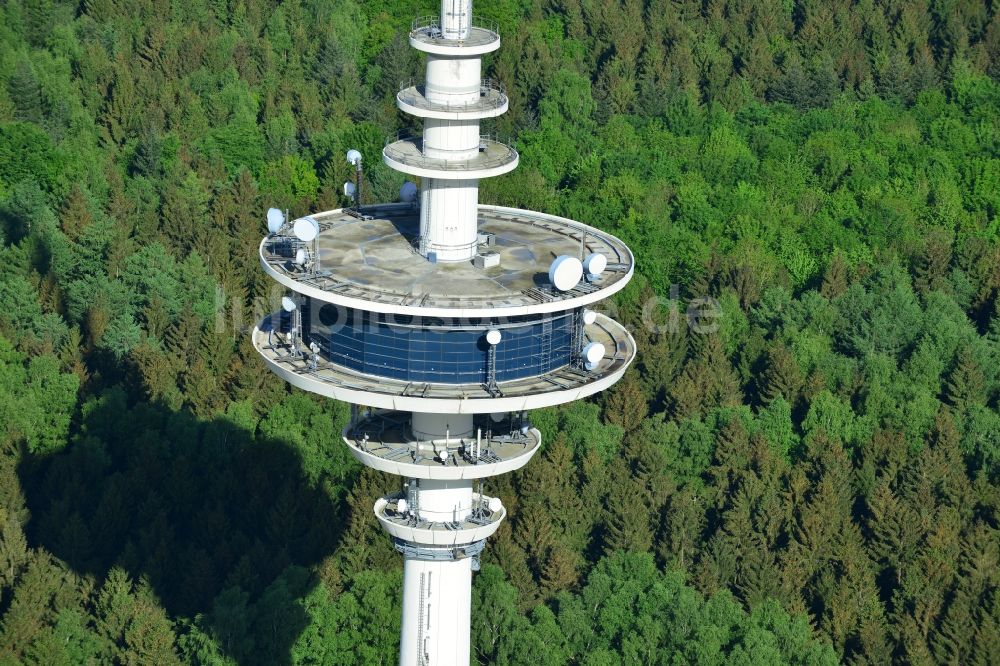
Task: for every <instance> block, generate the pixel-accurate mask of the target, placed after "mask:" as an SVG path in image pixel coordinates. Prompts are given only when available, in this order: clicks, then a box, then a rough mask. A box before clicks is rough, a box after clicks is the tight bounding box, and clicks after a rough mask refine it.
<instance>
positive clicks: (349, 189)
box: [344, 181, 358, 199]
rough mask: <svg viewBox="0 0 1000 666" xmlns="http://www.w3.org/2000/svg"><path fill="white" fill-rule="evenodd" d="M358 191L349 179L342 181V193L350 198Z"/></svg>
mask: <svg viewBox="0 0 1000 666" xmlns="http://www.w3.org/2000/svg"><path fill="white" fill-rule="evenodd" d="M357 193H358V187H357V186H356V185H355V184H354V183H352V182H351V181H347V182H346V183H344V195H345V196H348V197H350V198H352V199H353V198H354V195H355V194H357Z"/></svg>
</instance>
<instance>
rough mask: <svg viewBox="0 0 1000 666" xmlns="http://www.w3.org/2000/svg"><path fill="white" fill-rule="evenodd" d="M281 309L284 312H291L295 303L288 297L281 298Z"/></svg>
mask: <svg viewBox="0 0 1000 666" xmlns="http://www.w3.org/2000/svg"><path fill="white" fill-rule="evenodd" d="M281 309H282V310H284V311H285V312H292V311H293V310H295V301H294V300H292V298H291V297H289V296H282V297H281Z"/></svg>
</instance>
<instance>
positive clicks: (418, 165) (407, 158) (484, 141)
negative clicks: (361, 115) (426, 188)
mask: <svg viewBox="0 0 1000 666" xmlns="http://www.w3.org/2000/svg"><path fill="white" fill-rule="evenodd" d="M519 159H520V158H519V156H518V154H517V151H516V150H514V149H513V148H512V147H511V146H509V145H508V144H507V143H504V142H502V141H497V140H495V139H490V138H488V137H481V138H480V140H479V152H478V153H476V156H475V157H473V158H472V159H462V160H445V159H441V158H438V157H427V156H426V155H424V140H423V138H421V137H403V138H401V139H396V138H393V139H391V140H390V141H388V142H387V143H386V145H385V148H383V149H382V161H383V162H385V164H386V165H387V166H389V167H390V168H392V169H393V170H394V171H399V172H401V173H407V174H410V175H411V176H418V177H420V178H437V179H439V180H473V179H479V178H492V177H494V176H502V175H503V174H505V173H509V172H511V171H513V170H514V169H516V168H517V164H518V161H519Z"/></svg>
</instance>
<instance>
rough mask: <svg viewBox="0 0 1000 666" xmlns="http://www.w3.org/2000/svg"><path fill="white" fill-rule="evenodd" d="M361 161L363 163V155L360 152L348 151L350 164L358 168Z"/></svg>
mask: <svg viewBox="0 0 1000 666" xmlns="http://www.w3.org/2000/svg"><path fill="white" fill-rule="evenodd" d="M360 161H361V153H360V151H357V150H354V149H353V148H351V149H350V150H348V151H347V163H348V164H353V165H354V166H358V162H360Z"/></svg>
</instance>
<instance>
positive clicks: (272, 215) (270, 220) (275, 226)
mask: <svg viewBox="0 0 1000 666" xmlns="http://www.w3.org/2000/svg"><path fill="white" fill-rule="evenodd" d="M284 224H285V214H284V213H282V212H281V210H280V209H278V208H268V209H267V230H268V231H269V232H271V233H272V234H276V233H278V232H279V231H280V230H281V227H282V226H283V225H284Z"/></svg>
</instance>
